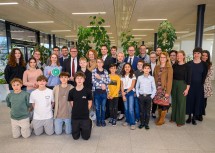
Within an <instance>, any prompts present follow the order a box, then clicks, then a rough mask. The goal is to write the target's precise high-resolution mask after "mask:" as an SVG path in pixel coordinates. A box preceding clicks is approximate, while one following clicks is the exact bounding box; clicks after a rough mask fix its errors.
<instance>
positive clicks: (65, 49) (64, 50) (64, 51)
mask: <svg viewBox="0 0 215 153" xmlns="http://www.w3.org/2000/svg"><path fill="white" fill-rule="evenodd" d="M61 54H62V57H60V58H59V62H60V65H61V66H63V61H64V60H65V59H67V58H68V57H69V51H68V47H67V46H63V47H62V49H61Z"/></svg>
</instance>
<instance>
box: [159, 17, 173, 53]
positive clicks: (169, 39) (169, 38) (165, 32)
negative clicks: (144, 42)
mask: <svg viewBox="0 0 215 153" xmlns="http://www.w3.org/2000/svg"><path fill="white" fill-rule="evenodd" d="M176 39H177V36H176V33H175V28H174V27H173V25H172V24H171V23H170V22H169V21H163V22H161V23H160V25H159V28H158V46H159V47H161V49H162V51H170V50H171V49H172V48H173V46H174V42H175V40H176Z"/></svg>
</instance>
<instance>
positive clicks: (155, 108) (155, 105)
mask: <svg viewBox="0 0 215 153" xmlns="http://www.w3.org/2000/svg"><path fill="white" fill-rule="evenodd" d="M157 107H158V105H157V104H155V103H154V102H153V100H152V113H153V114H154V113H155V112H156V110H157Z"/></svg>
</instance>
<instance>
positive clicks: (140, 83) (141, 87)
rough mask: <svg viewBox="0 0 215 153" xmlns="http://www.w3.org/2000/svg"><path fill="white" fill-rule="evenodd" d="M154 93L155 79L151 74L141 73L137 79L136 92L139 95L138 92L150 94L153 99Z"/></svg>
mask: <svg viewBox="0 0 215 153" xmlns="http://www.w3.org/2000/svg"><path fill="white" fill-rule="evenodd" d="M155 93H156V86H155V79H154V77H153V76H151V75H148V76H144V75H141V76H139V77H138V79H137V84H136V94H137V97H139V95H140V94H151V98H152V99H153V98H154V96H155Z"/></svg>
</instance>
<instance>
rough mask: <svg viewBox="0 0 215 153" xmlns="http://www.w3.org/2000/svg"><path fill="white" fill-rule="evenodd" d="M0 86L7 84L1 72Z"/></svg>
mask: <svg viewBox="0 0 215 153" xmlns="http://www.w3.org/2000/svg"><path fill="white" fill-rule="evenodd" d="M0 84H7V82H6V80H5V78H4V73H3V72H0Z"/></svg>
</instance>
